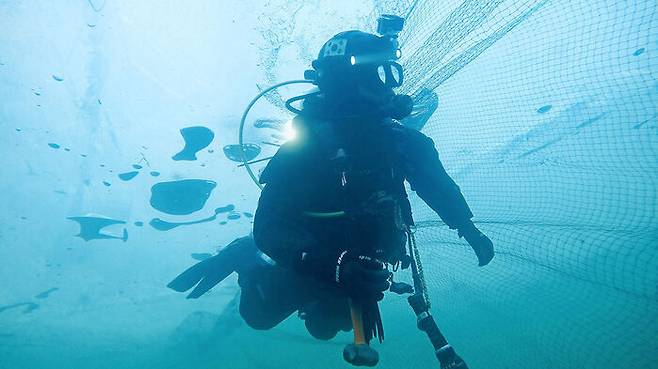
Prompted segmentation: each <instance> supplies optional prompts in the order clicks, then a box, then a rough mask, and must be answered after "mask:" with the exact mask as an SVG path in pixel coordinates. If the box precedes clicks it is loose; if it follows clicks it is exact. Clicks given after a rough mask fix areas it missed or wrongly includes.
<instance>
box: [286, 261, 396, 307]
mask: <svg viewBox="0 0 658 369" xmlns="http://www.w3.org/2000/svg"><path fill="white" fill-rule="evenodd" d="M296 269H297V270H299V271H301V272H303V273H305V274H310V275H313V276H315V277H316V278H318V279H320V280H323V281H325V282H329V283H335V284H337V285H338V287H340V288H341V289H342V290H344V291H345V293H346V294H347V295H348V296H349V297H351V298H353V299H356V300H363V299H365V300H370V301H372V300H374V301H379V300H381V299H382V298H384V291H386V290H387V289H388V288H389V287H390V285H391V283H390V277H391V273H390V272H389V271H388V270H386V268H385V266H384V263H382V262H381V261H379V260H377V259H374V258H371V257H369V256H365V255H353V254H352V253H351V252H349V251H342V252H341V253H339V254H338V255H336V254H321V253H312V252H309V253H303V254H302V257H301V259H300V261H299V263H298V265H297V267H296Z"/></svg>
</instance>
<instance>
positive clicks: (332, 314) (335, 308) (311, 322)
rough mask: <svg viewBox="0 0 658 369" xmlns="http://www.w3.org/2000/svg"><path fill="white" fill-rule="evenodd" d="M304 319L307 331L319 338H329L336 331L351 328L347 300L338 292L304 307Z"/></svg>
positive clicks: (334, 335) (346, 330)
mask: <svg viewBox="0 0 658 369" xmlns="http://www.w3.org/2000/svg"><path fill="white" fill-rule="evenodd" d="M304 320H305V322H304V324H305V325H306V329H307V330H308V332H309V333H310V334H311V335H312V336H313V337H315V338H317V339H319V340H330V339H332V338H334V337H336V334H338V331H341V330H342V331H345V332H349V331H350V330H351V329H352V321H351V320H350V307H349V303H348V300H347V298H345V297H344V296H342V295H339V294H333V295H330V296H325V298H323V299H321V300H318V301H314V302H312V303H310V304H308V305H307V306H306V307H305V308H304Z"/></svg>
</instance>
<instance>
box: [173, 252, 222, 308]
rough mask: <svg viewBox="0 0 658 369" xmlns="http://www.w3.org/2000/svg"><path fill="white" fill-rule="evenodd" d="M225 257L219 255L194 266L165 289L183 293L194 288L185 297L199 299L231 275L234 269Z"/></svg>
mask: <svg viewBox="0 0 658 369" xmlns="http://www.w3.org/2000/svg"><path fill="white" fill-rule="evenodd" d="M226 256H227V255H223V254H222V253H219V254H217V255H215V256H213V257H211V258H208V259H206V260H203V261H201V262H198V263H196V264H194V265H193V266H191V267H190V268H188V269H187V270H185V271H184V272H183V273H181V274H179V275H178V277H176V278H175V279H174V280H173V281H171V282H169V284H168V285H167V287H169V288H171V289H172V290H174V291H178V292H185V291H187V290H189V289H190V288H192V287H194V286H196V288H195V289H194V290H192V292H191V293H190V294H189V295H187V298H188V299H196V298H199V297H200V296H201V295H203V294H204V293H206V292H208V291H210V289H211V288H213V287H215V285H217V284H218V283H219V282H221V281H223V280H224V279H225V278H226V277H228V276H229V275H230V274H231V273H233V271H234V269H233V265H232V263H231V261H232V260H227V258H226Z"/></svg>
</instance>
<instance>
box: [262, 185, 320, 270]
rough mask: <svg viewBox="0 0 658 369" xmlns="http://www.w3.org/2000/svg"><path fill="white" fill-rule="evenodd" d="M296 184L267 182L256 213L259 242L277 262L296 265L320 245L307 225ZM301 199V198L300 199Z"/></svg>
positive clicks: (284, 265)
mask: <svg viewBox="0 0 658 369" xmlns="http://www.w3.org/2000/svg"><path fill="white" fill-rule="evenodd" d="M291 187H296V186H295V185H294V184H292V183H291V184H289V185H286V184H285V183H283V181H272V182H269V183H267V184H266V185H265V187H264V188H263V191H262V192H261V196H260V199H259V201H258V208H257V209H256V214H255V216H254V233H253V234H254V240H255V241H256V246H257V247H258V248H259V249H260V250H261V251H262V252H264V253H265V254H266V255H267V256H269V257H270V258H272V260H274V261H275V262H276V263H277V264H278V265H281V266H283V267H286V268H293V267H295V266H296V264H297V262H298V260H300V259H301V255H302V254H303V253H304V252H306V251H307V250H309V249H316V248H317V241H316V240H315V239H314V238H313V236H312V235H311V234H310V233H309V232H308V231H306V230H305V229H304V227H303V224H302V220H301V219H300V216H301V212H302V210H301V209H300V207H299V202H296V201H294V200H295V195H294V194H295V191H291V190H292V188H291ZM297 200H299V199H297Z"/></svg>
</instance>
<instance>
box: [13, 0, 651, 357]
mask: <svg viewBox="0 0 658 369" xmlns="http://www.w3.org/2000/svg"><path fill="white" fill-rule="evenodd" d="M382 13H395V14H399V15H402V16H405V17H406V18H407V23H406V26H405V30H404V31H403V33H402V34H401V36H400V42H401V45H402V50H403V57H402V64H403V65H404V67H405V71H406V75H405V78H406V81H405V84H404V86H403V88H402V90H403V91H402V92H404V93H409V94H414V96H416V97H418V98H419V99H422V100H423V101H427V104H426V105H427V106H431V107H432V110H433V108H436V110H435V111H434V113H433V114H431V113H427V112H425V113H427V114H421V116H423V117H425V119H429V120H428V121H427V122H424V121H423V122H422V123H423V124H419V125H418V126H415V127H416V128H419V129H422V131H423V132H424V133H425V134H427V135H429V136H430V137H432V139H433V140H434V142H435V143H436V146H437V149H438V151H439V153H440V155H441V159H442V161H443V164H444V166H445V167H446V169H447V171H448V172H449V173H450V174H451V175H452V176H453V178H454V179H455V181H456V182H457V183H458V184H459V185H460V187H461V188H462V191H463V192H464V195H465V197H466V199H467V200H468V202H469V204H470V205H471V207H472V209H473V212H474V214H475V218H474V221H475V223H476V224H477V225H478V226H479V227H480V228H481V229H482V230H483V231H484V232H485V233H487V234H488V235H489V236H490V237H491V239H492V240H493V241H494V243H495V245H496V248H497V252H498V253H497V256H496V258H495V259H494V261H493V262H492V263H491V264H490V265H489V266H487V267H485V268H478V267H477V262H476V259H475V256H474V255H473V254H472V251H471V250H470V248H469V247H468V245H467V244H466V243H465V242H464V241H463V240H461V239H459V238H457V235H456V234H455V232H453V231H450V230H449V229H448V228H447V227H446V226H445V225H444V224H443V223H442V222H441V221H440V219H439V218H438V217H437V216H436V215H434V214H433V213H432V212H431V211H430V210H429V209H428V208H427V207H425V205H423V204H422V203H421V202H420V201H419V200H418V199H416V198H413V199H412V200H413V206H414V210H415V212H414V214H415V217H416V220H417V223H418V225H419V229H418V233H417V236H418V240H419V247H420V250H421V253H422V258H423V261H424V265H425V273H426V278H427V280H428V285H429V293H430V296H431V299H432V304H433V313H434V315H435V317H436V319H437V321H438V323H439V325H440V327H441V328H442V330H443V331H444V333H445V335H446V336H447V337H448V340H449V341H450V342H451V343H452V344H453V346H454V347H455V348H457V350H458V352H459V353H460V355H461V356H462V357H464V359H465V360H466V361H467V362H468V364H469V366H470V367H471V368H472V369H478V368H487V369H495V368H501V369H503V368H524V369H525V368H613V367H614V368H620V367H627V368H658V340H657V339H656V336H657V334H656V333H657V332H658V319H656V317H658V5H657V4H656V2H655V1H644V0H642V1H595V2H592V1H584V0H583V1H580V0H578V1H566V0H562V1H557V0H548V1H547V0H544V1H531V0H518V1H509V0H496V1H486V2H485V1H465V2H462V1H440V2H434V1H420V0H419V1H374V2H372V1H356V2H355V1H332V2H319V1H282V0H272V1H233V2H229V1H210V0H199V1H193V2H176V1H139V2H119V1H112V0H88V1H82V0H80V1H66V2H63V1H60V2H55V1H38V0H35V1H7V0H5V1H2V0H0V132H1V133H2V134H1V135H0V168H2V169H1V172H0V203H1V204H2V210H1V211H0V260H1V261H2V262H3V266H2V268H0V285H1V286H2V287H3V288H1V289H0V369H32V368H35V369H36V368H39V369H43V368H88V369H92V368H188V369H191V368H347V367H349V366H348V364H346V363H344V362H343V360H342V354H341V353H342V348H343V346H344V345H345V344H346V343H349V342H350V340H351V336H350V334H347V333H345V334H341V335H339V336H338V337H337V338H336V339H334V340H332V341H330V342H322V341H317V340H314V339H312V338H311V337H310V336H309V335H308V333H307V332H306V330H305V329H304V325H303V322H302V321H300V320H299V319H298V318H297V317H295V316H293V317H291V318H290V319H288V320H286V321H285V322H284V323H282V324H281V325H280V326H278V327H276V328H274V329H272V330H270V331H254V330H251V329H250V328H248V327H247V326H246V325H245V324H244V323H243V322H242V321H241V319H240V317H239V315H238V313H237V311H236V303H237V301H238V300H237V298H238V296H239V288H238V286H237V278H236V276H235V275H232V276H231V277H229V278H228V279H227V280H225V281H224V282H222V284H220V285H219V286H217V287H215V288H214V289H213V291H212V292H211V293H210V294H208V295H206V296H203V297H202V298H200V299H198V300H186V299H185V298H184V295H182V294H178V293H176V292H173V291H171V290H169V289H167V288H166V287H165V286H166V284H167V283H168V282H169V281H170V280H171V279H172V278H174V277H175V276H176V275H177V274H178V273H180V272H181V271H182V270H184V269H185V268H187V267H188V266H190V265H192V264H194V263H195V262H197V261H199V260H203V259H205V258H207V257H209V256H210V255H211V254H213V253H214V252H216V250H217V249H218V248H219V247H221V246H223V245H226V244H228V243H229V242H231V241H232V240H233V239H235V238H237V237H241V236H244V235H246V234H248V232H249V231H250V229H251V226H252V217H253V215H252V214H253V212H254V211H255V207H256V204H257V199H258V195H259V189H258V187H257V186H256V185H255V184H254V183H253V182H252V180H251V178H250V177H249V176H248V174H247V173H246V171H245V169H244V168H243V167H241V166H239V164H240V163H239V162H240V161H241V160H242V159H243V157H242V156H243V155H244V156H245V159H246V160H261V159H263V161H260V162H257V163H254V164H253V166H252V167H253V169H254V170H255V172H256V173H258V171H259V170H260V169H262V168H263V166H264V165H265V163H266V162H267V160H266V159H267V158H268V157H269V156H271V155H272V154H273V153H274V152H275V151H276V149H277V147H278V145H280V144H281V143H282V142H283V141H285V140H286V139H287V137H288V136H287V134H288V132H287V130H286V122H287V121H288V120H289V119H290V118H291V115H290V114H289V113H287V112H286V111H285V110H284V109H283V103H282V97H289V96H293V95H295V94H297V93H299V92H300V91H304V90H303V89H304V88H305V87H290V88H288V87H286V88H283V89H281V90H278V93H272V94H269V95H267V96H265V98H264V99H262V100H260V101H259V102H258V103H257V104H256V105H255V106H254V108H253V110H252V111H251V112H250V115H249V117H248V119H247V124H246V129H245V134H244V139H245V142H247V143H249V145H248V146H246V147H245V150H244V152H240V150H239V146H236V144H238V142H239V138H238V128H239V122H240V117H241V115H242V113H243V110H244V109H245V107H246V105H247V104H248V103H249V101H250V100H251V99H252V98H253V97H254V96H255V95H256V94H257V93H259V92H260V91H261V90H262V89H264V88H266V87H267V86H270V85H272V84H274V83H277V82H281V81H284V80H288V79H293V78H295V79H296V78H301V76H302V74H303V71H304V70H305V69H306V68H308V66H309V64H310V61H311V60H312V59H313V58H314V56H315V54H316V53H317V51H318V49H319V48H320V47H321V45H322V43H323V42H324V41H325V40H326V39H328V38H329V37H331V36H332V35H333V34H334V33H337V32H338V31H342V30H345V29H351V28H359V29H364V30H367V31H374V28H375V25H376V18H377V16H378V15H379V14H382ZM415 123H418V122H415ZM408 278H409V276H408V275H404V274H402V275H401V276H400V279H401V280H405V279H406V280H408ZM381 307H382V314H383V319H384V324H385V326H386V335H387V338H386V341H385V342H384V343H382V344H379V343H377V344H374V345H373V346H374V347H376V349H377V350H378V351H379V353H380V356H381V360H380V364H379V366H378V367H380V368H427V367H438V365H437V363H436V359H435V358H434V357H433V353H432V349H431V347H430V345H429V343H428V342H426V339H425V338H424V337H423V336H422V335H421V333H420V332H419V331H418V330H417V329H416V328H415V324H416V322H415V317H414V315H413V313H412V312H411V310H410V308H409V307H408V305H407V304H406V301H405V299H404V297H401V296H397V295H390V296H387V297H386V298H385V299H384V301H383V303H382V304H381Z"/></svg>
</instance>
